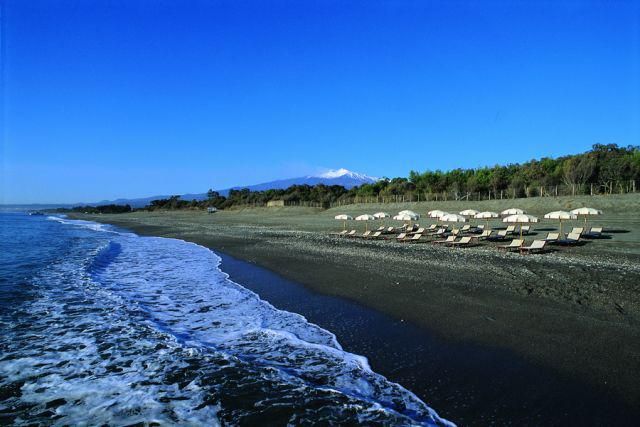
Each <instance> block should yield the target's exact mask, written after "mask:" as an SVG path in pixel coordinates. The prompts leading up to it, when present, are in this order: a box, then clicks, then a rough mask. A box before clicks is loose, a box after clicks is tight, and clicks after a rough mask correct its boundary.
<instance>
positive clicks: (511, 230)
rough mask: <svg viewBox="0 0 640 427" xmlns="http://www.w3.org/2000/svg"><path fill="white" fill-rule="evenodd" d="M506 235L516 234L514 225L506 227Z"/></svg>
mask: <svg viewBox="0 0 640 427" xmlns="http://www.w3.org/2000/svg"><path fill="white" fill-rule="evenodd" d="M505 231H506V234H513V233H515V232H516V226H515V225H509V226H507V229H506V230H505Z"/></svg>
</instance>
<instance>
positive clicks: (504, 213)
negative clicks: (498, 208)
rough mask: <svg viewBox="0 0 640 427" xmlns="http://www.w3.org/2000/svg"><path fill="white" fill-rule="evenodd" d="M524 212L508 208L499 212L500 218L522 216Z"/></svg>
mask: <svg viewBox="0 0 640 427" xmlns="http://www.w3.org/2000/svg"><path fill="white" fill-rule="evenodd" d="M525 213H526V212H525V211H523V210H522V209H519V208H509V209H505V210H503V211H502V212H500V215H502V216H509V215H522V214H525Z"/></svg>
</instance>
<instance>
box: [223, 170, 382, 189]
mask: <svg viewBox="0 0 640 427" xmlns="http://www.w3.org/2000/svg"><path fill="white" fill-rule="evenodd" d="M376 181H378V178H375V177H373V176H368V175H364V174H361V173H357V172H352V171H350V170H347V169H344V168H341V169H335V170H328V171H326V172H324V173H321V174H319V175H309V176H303V177H299V178H288V179H279V180H276V181H270V182H265V183H262V184H255V185H248V186H239V187H233V188H230V189H226V190H222V191H220V194H222V195H227V194H228V193H229V190H232V189H233V190H239V189H242V188H248V189H249V190H252V191H264V190H272V189H283V188H288V187H291V186H292V185H305V184H306V185H317V184H325V185H342V186H343V187H345V188H352V187H356V186H359V185H362V184H371V183H373V182H376Z"/></svg>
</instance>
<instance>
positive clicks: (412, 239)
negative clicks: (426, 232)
mask: <svg viewBox="0 0 640 427" xmlns="http://www.w3.org/2000/svg"><path fill="white" fill-rule="evenodd" d="M421 238H422V233H418V234H414V235H413V236H411V237H410V238H408V239H405V240H404V241H405V242H408V243H417V242H420V241H421V240H420V239H421Z"/></svg>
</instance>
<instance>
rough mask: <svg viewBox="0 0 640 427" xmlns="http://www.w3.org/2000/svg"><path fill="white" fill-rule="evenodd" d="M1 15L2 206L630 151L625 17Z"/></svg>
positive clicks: (524, 13) (12, 9) (417, 5)
mask: <svg viewBox="0 0 640 427" xmlns="http://www.w3.org/2000/svg"><path fill="white" fill-rule="evenodd" d="M2 4H3V6H4V10H3V24H4V25H3V31H4V33H3V46H2V48H3V59H4V60H3V70H2V73H3V74H2V89H3V94H2V99H3V108H4V115H3V133H2V147H1V151H0V154H1V155H2V159H1V161H2V164H1V165H0V166H1V168H2V190H3V191H2V192H3V195H2V200H0V203H2V202H4V203H31V202H78V201H95V200H101V199H109V198H116V197H138V196H148V195H154V194H179V193H186V192H202V191H206V190H207V189H208V188H210V187H213V188H225V187H229V186H232V185H243V184H252V183H258V182H264V181H267V180H271V179H278V178H286V177H293V176H300V175H306V174H311V173H314V172H317V171H319V170H321V169H323V168H339V167H345V168H348V169H351V170H354V171H358V172H362V173H366V174H370V175H374V176H389V177H393V176H406V175H407V174H408V172H409V170H411V169H414V170H420V171H422V170H426V169H437V168H439V169H451V168H455V167H475V166H482V165H493V164H496V163H508V162H520V161H526V160H529V159H531V158H538V157H542V156H557V155H563V154H568V153H575V152H581V151H585V150H587V149H589V148H590V146H591V145H592V144H594V143H618V144H620V145H628V144H637V143H638V141H640V123H639V121H640V119H639V117H640V99H639V97H640V95H639V94H640V87H639V86H640V85H639V77H638V76H639V75H640V65H639V62H640V58H639V55H638V52H639V51H640V28H639V26H640V24H639V21H638V18H637V17H638V14H639V13H640V6H638V2H635V1H628V2H624V1H616V2H586V1H580V2H544V1H532V2H511V1H504V2H475V1H474V2H471V1H470V2H456V1H443V2H423V1H415V2H414V1H405V2H403V1H383V2H376V1H367V2H341V1H318V2H312V1H299V2H287V1H259V2H258V1H257V2H246V1H238V0H235V1H213V0H211V1H171V2H169V1H157V0H148V1H135V0H128V1H80V2H78V1H65V0H60V1H36V0H29V1H17V0H6V1H4V2H3V3H2Z"/></svg>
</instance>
